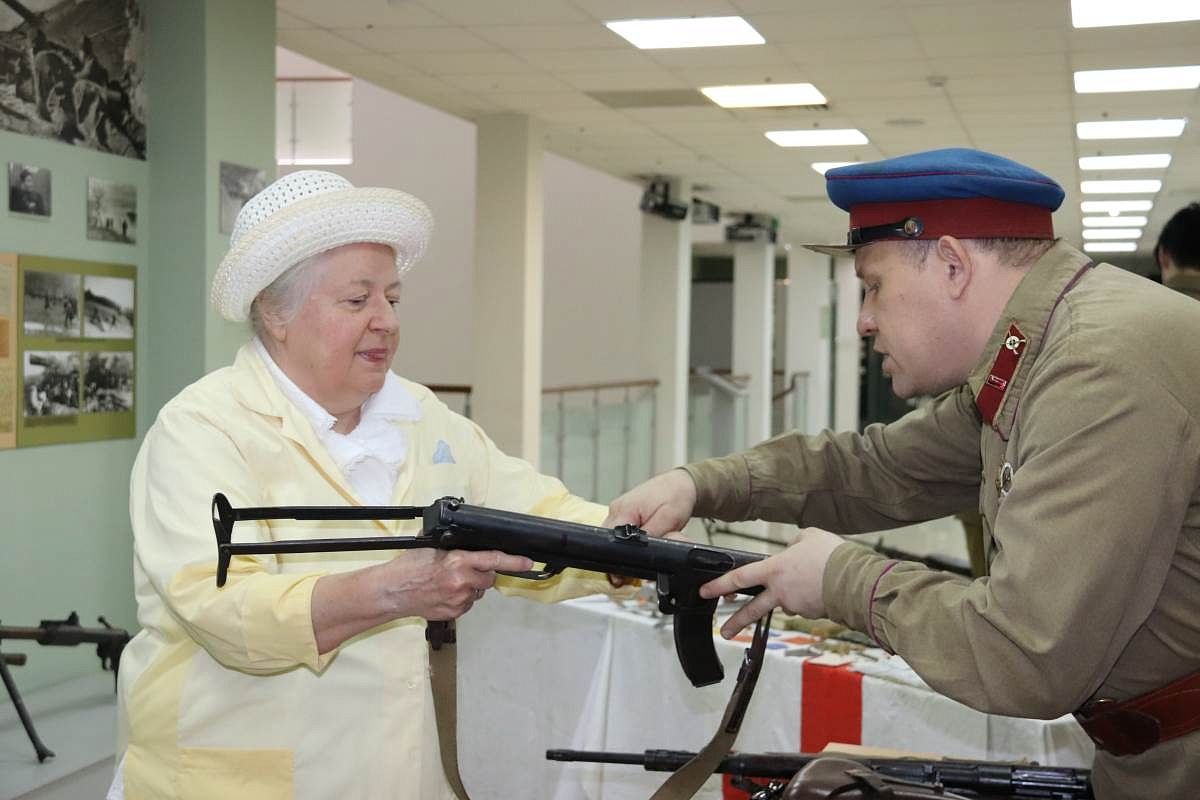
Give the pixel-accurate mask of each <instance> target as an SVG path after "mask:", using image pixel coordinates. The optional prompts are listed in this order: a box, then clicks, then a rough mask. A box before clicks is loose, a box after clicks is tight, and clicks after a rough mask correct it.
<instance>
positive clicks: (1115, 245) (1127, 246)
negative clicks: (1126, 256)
mask: <svg viewBox="0 0 1200 800" xmlns="http://www.w3.org/2000/svg"><path fill="white" fill-rule="evenodd" d="M1083 249H1084V251H1085V252H1088V253H1132V252H1133V251H1134V250H1137V242H1087V243H1085V244H1084V245H1083Z"/></svg>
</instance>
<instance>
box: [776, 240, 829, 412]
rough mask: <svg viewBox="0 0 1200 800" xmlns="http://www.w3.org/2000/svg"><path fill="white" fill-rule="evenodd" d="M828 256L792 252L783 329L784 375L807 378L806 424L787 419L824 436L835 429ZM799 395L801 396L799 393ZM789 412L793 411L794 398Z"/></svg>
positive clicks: (793, 250)
mask: <svg viewBox="0 0 1200 800" xmlns="http://www.w3.org/2000/svg"><path fill="white" fill-rule="evenodd" d="M829 260H830V259H829V256H826V255H822V254H820V253H814V252H812V251H811V250H805V249H804V248H801V247H793V248H792V249H791V250H790V251H789V252H788V286H787V306H786V307H787V319H786V324H785V327H784V331H785V333H784V337H783V338H784V341H785V342H786V346H785V356H784V367H783V368H784V374H785V376H787V377H788V378H789V379H790V378H791V376H792V375H794V374H795V373H797V372H806V373H808V380H807V381H806V382H805V386H804V389H803V391H804V407H805V415H804V418H803V419H793V418H791V417H790V416H785V419H787V420H788V421H789V423H790V424H791V425H792V427H793V428H795V429H797V430H799V431H801V432H803V433H819V432H820V431H822V430H824V429H826V428H828V427H829V426H830V422H831V420H830V414H829V387H830V385H831V380H832V377H831V375H830V369H829V367H830V360H831V359H830V345H831V343H832V341H833V331H832V330H831V325H830V323H831V321H832V317H831V308H830V305H831V303H830V301H831V299H832V297H833V295H832V290H833V284H832V282H831V281H830V280H829ZM797 391H800V390H799V389H797ZM787 400H788V404H787V407H788V408H789V409H790V408H792V407H794V406H793V400H794V398H793V397H792V395H788V397H787Z"/></svg>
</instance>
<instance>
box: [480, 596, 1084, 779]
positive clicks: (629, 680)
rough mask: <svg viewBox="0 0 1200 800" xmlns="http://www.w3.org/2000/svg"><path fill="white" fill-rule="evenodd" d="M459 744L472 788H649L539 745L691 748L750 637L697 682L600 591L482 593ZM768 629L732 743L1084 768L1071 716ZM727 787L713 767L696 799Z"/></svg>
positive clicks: (658, 629)
mask: <svg viewBox="0 0 1200 800" xmlns="http://www.w3.org/2000/svg"><path fill="white" fill-rule="evenodd" d="M459 631H460V634H459V686H460V699H459V754H460V759H461V761H462V773H463V779H464V781H465V783H466V786H467V789H468V791H470V792H471V794H472V797H474V798H476V800H484V799H485V798H497V800H499V799H500V798H515V797H520V798H554V800H579V799H580V798H589V799H590V800H600V799H601V798H603V800H645V799H646V798H647V797H649V796H650V795H651V794H652V793H653V792H654V790H655V789H656V788H657V787H658V786H659V785H660V784H661V783H662V781H663V780H665V778H666V774H665V773H647V772H644V771H643V770H641V768H639V767H628V766H606V767H601V766H599V765H590V764H571V763H560V762H548V761H546V760H545V751H546V750H547V749H552V748H567V749H575V750H616V751H634V752H640V751H642V750H646V749H651V748H662V749H673V750H693V751H694V750H698V749H699V748H700V747H702V746H703V745H704V744H705V743H706V742H707V741H708V738H709V737H710V736H711V735H712V733H713V731H714V730H715V729H716V726H717V724H718V722H719V721H720V718H721V714H722V712H723V710H724V708H725V703H726V701H727V700H728V697H729V693H730V691H731V690H732V688H733V682H734V680H735V677H736V675H737V668H738V665H739V664H740V662H741V659H742V655H743V652H744V650H745V647H746V644H745V643H739V642H726V641H724V640H721V639H719V638H718V639H717V642H716V644H717V652H718V654H719V655H720V657H721V660H722V662H723V663H724V665H725V675H726V677H725V681H724V682H723V683H721V684H719V685H717V686H709V687H705V688H703V689H696V688H693V687H692V686H691V684H690V683H688V681H687V679H686V678H685V677H684V675H683V671H682V670H681V669H680V667H679V663H678V660H677V658H676V656H675V648H674V641H673V638H672V630H671V627H670V625H669V623H665V624H664V622H663V620H662V619H655V618H654V617H651V616H649V615H648V614H646V613H643V612H641V611H634V610H628V609H622V608H620V607H618V606H617V605H616V604H615V603H613V602H612V601H611V600H608V599H607V598H603V597H596V598H583V599H580V600H573V601H570V602H567V603H561V604H558V605H542V604H538V603H533V602H529V601H525V600H518V599H512V598H506V597H502V596H500V595H498V594H497V593H495V592H489V593H488V595H487V596H486V598H485V599H484V600H483V601H482V602H480V603H479V604H477V605H476V607H475V608H474V609H473V610H472V611H471V612H470V613H469V614H467V615H466V617H464V618H463V619H462V620H461V621H460V623H459ZM809 641H810V640H809V639H808V637H805V636H803V635H788V634H786V633H784V634H781V635H775V636H773V637H772V640H771V642H770V643H769V648H770V649H769V651H768V653H767V658H766V662H765V664H764V665H763V670H762V674H761V676H760V678H759V682H758V688H757V690H756V691H755V694H754V698H753V700H752V701H751V704H750V708H749V711H748V712H747V716H746V720H745V722H744V724H743V726H742V733H741V736H740V737H739V739H738V742H737V749H738V750H742V751H747V752H751V751H753V752H761V751H776V752H780V751H783V752H797V751H808V752H811V751H814V750H819V749H820V748H821V747H823V746H824V745H825V744H826V743H827V742H829V741H840V742H848V743H851V744H862V745H866V746H876V747H887V748H893V749H900V750H908V751H915V752H922V753H939V754H943V755H946V756H953V757H959V758H968V759H981V760H982V759H987V760H1016V759H1028V760H1032V761H1037V762H1038V763H1041V764H1045V765H1057V766H1087V765H1089V764H1090V762H1091V757H1092V745H1091V742H1090V741H1089V740H1088V739H1087V737H1086V736H1085V735H1084V734H1083V731H1082V730H1081V729H1080V728H1079V726H1078V725H1077V724H1076V723H1075V721H1074V719H1072V718H1071V717H1069V716H1068V717H1063V718H1061V719H1057V720H1052V721H1039V720H1024V719H1015V718H1011V717H1000V716H994V715H989V714H983V713H980V712H978V711H974V710H972V709H969V708H967V707H966V706H964V705H961V704H960V703H957V702H955V701H953V700H949V699H947V698H945V697H943V696H941V695H939V694H937V693H935V692H933V691H932V690H931V689H929V688H928V687H927V686H926V685H925V684H924V683H923V682H922V681H921V680H920V678H918V677H917V676H916V675H915V674H914V673H913V672H912V671H911V670H910V669H909V668H908V666H907V665H906V664H905V663H904V662H903V661H902V660H901V659H899V658H897V657H895V656H888V655H887V654H886V653H884V652H883V651H882V650H878V649H869V650H866V651H863V652H862V653H860V654H855V655H848V656H831V655H830V654H828V653H826V654H820V653H818V652H817V651H816V650H815V649H814V648H812V647H811V646H810V644H809ZM721 796H722V791H721V782H720V780H719V779H717V778H713V779H711V780H710V781H709V782H708V784H706V786H705V789H704V790H703V791H702V792H701V793H700V794H699V795H697V797H702V798H708V799H709V800H715V799H716V798H720V797H721Z"/></svg>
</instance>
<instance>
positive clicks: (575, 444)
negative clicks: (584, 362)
mask: <svg viewBox="0 0 1200 800" xmlns="http://www.w3.org/2000/svg"><path fill="white" fill-rule="evenodd" d="M657 387H658V381H656V380H641V381H624V382H618V383H596V384H587V385H582V386H558V387H551V388H547V389H543V390H542V437H541V453H540V456H541V470H542V472H544V473H546V474H547V475H554V476H555V477H557V478H558V479H559V480H561V481H562V482H563V483H564V484H566V486H567V488H568V489H570V490H571V491H572V492H574V493H575V494H577V495H580V496H581V497H586V498H588V499H589V500H593V501H595V502H597V503H608V502H610V501H611V500H613V499H614V498H616V497H617V496H618V495H620V494H621V493H622V492H624V491H626V490H627V489H631V488H633V487H634V486H636V485H637V484H639V483H641V482H642V481H644V480H646V479H647V478H649V477H650V476H651V475H653V474H654V427H655V400H656V394H657Z"/></svg>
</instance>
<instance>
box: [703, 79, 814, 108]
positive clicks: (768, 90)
mask: <svg viewBox="0 0 1200 800" xmlns="http://www.w3.org/2000/svg"><path fill="white" fill-rule="evenodd" d="M700 91H702V92H704V95H705V96H706V97H707V98H708V99H709V100H712V101H713V102H714V103H716V104H717V105H719V106H721V107H722V108H775V107H779V106H820V105H824V104H825V103H826V100H825V95H823V94H821V93H820V92H819V91H817V87H815V86H813V85H812V84H811V83H758V84H750V85H746V86H706V87H704V88H702V89H701V90H700Z"/></svg>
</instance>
